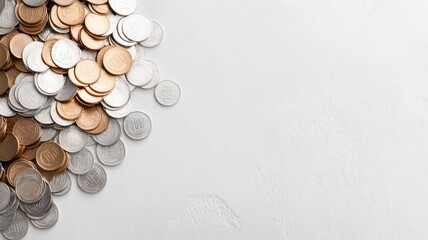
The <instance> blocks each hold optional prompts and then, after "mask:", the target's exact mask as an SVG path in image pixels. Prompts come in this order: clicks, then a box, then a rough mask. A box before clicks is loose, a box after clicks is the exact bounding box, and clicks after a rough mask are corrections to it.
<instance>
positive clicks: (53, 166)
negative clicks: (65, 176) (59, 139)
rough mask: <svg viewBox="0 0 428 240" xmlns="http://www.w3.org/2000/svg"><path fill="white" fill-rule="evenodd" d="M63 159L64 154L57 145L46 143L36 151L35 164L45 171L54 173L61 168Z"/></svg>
mask: <svg viewBox="0 0 428 240" xmlns="http://www.w3.org/2000/svg"><path fill="white" fill-rule="evenodd" d="M65 157H66V156H65V152H64V150H63V149H62V148H61V146H60V145H58V143H55V142H46V143H43V144H42V145H40V147H39V149H37V152H36V163H37V165H38V166H39V167H40V168H42V169H43V170H45V171H48V172H51V171H56V170H58V169H59V168H60V167H61V166H62V164H63V162H64V158H65Z"/></svg>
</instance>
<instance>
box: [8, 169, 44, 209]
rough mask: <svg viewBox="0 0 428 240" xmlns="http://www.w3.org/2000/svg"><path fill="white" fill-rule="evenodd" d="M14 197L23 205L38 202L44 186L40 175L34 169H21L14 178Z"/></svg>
mask: <svg viewBox="0 0 428 240" xmlns="http://www.w3.org/2000/svg"><path fill="white" fill-rule="evenodd" d="M15 186H16V187H15V190H16V196H17V197H18V198H19V200H21V201H22V202H25V203H35V202H37V201H39V200H40V199H41V198H42V196H43V192H44V188H45V184H44V182H43V178H42V175H40V173H39V171H37V170H35V169H30V168H28V169H23V170H21V171H20V172H18V174H17V175H16V178H15Z"/></svg>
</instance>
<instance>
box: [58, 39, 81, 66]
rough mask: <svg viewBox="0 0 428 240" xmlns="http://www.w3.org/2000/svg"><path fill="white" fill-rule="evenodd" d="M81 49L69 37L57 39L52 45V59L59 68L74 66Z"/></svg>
mask: <svg viewBox="0 0 428 240" xmlns="http://www.w3.org/2000/svg"><path fill="white" fill-rule="evenodd" d="M81 54H82V50H80V48H79V46H78V45H77V43H76V42H74V41H72V40H69V39H62V40H59V41H57V42H56V43H55V44H54V45H53V47H52V60H53V62H54V63H55V64H56V65H57V66H58V67H60V68H64V69H69V68H72V67H74V66H75V65H76V64H77V63H78V62H79V61H80V59H81Z"/></svg>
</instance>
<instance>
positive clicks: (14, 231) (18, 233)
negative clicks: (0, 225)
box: [2, 209, 30, 240]
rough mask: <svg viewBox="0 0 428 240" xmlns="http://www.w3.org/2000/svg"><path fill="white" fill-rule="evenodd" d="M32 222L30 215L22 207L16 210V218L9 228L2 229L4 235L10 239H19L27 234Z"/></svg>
mask: <svg viewBox="0 0 428 240" xmlns="http://www.w3.org/2000/svg"><path fill="white" fill-rule="evenodd" d="M29 225H30V223H29V220H28V217H27V216H26V215H25V213H23V212H22V211H21V210H20V209H18V210H16V213H15V219H14V221H13V223H12V225H10V226H9V227H8V228H7V229H5V230H3V231H2V234H3V236H5V237H6V238H7V239H9V240H18V239H21V238H23V237H25V235H26V234H27V231H28V227H29Z"/></svg>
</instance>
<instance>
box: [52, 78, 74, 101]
mask: <svg viewBox="0 0 428 240" xmlns="http://www.w3.org/2000/svg"><path fill="white" fill-rule="evenodd" d="M78 90H79V88H78V87H76V85H74V84H73V83H72V82H71V81H70V79H67V80H66V81H65V84H64V87H63V88H62V90H61V91H60V92H59V93H58V95H56V96H55V99H56V100H58V101H60V102H66V101H68V100H70V99H72V98H73V97H74V96H76V93H77V91H78Z"/></svg>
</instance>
